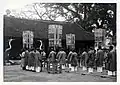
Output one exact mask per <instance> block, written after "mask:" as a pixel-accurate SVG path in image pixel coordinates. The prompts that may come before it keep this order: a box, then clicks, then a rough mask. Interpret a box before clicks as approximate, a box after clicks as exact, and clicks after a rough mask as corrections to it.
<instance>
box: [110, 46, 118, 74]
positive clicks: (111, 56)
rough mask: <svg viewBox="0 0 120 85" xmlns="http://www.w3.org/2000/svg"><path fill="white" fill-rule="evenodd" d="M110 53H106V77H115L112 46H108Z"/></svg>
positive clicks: (114, 53)
mask: <svg viewBox="0 0 120 85" xmlns="http://www.w3.org/2000/svg"><path fill="white" fill-rule="evenodd" d="M109 49H110V51H109V53H108V75H110V76H116V70H117V69H116V66H117V62H116V50H115V48H113V46H110V48H109Z"/></svg>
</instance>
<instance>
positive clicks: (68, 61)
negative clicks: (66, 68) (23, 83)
mask: <svg viewBox="0 0 120 85" xmlns="http://www.w3.org/2000/svg"><path fill="white" fill-rule="evenodd" d="M71 56H72V51H70V52H69V54H68V56H67V64H70V63H71V62H70V58H71Z"/></svg>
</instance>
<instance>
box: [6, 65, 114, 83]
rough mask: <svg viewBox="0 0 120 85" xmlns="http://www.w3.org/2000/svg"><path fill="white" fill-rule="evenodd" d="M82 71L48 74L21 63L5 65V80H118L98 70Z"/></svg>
mask: <svg viewBox="0 0 120 85" xmlns="http://www.w3.org/2000/svg"><path fill="white" fill-rule="evenodd" d="M82 73H83V71H82V70H81V68H80V69H79V72H77V73H74V72H71V73H66V72H63V73H62V74H48V73H46V72H41V73H35V72H31V71H24V70H21V68H20V65H13V66H4V82H116V78H115V77H109V78H101V77H100V75H101V74H100V73H97V72H94V73H93V74H90V75H81V74H82ZM102 74H106V72H103V73H102Z"/></svg>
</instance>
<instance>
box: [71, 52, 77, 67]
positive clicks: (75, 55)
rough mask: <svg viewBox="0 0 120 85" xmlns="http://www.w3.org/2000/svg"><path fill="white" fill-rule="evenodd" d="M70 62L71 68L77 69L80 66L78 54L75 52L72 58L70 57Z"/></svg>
mask: <svg viewBox="0 0 120 85" xmlns="http://www.w3.org/2000/svg"><path fill="white" fill-rule="evenodd" d="M70 62H71V66H74V67H76V66H77V65H78V60H77V53H76V52H73V53H72V55H71V57H70Z"/></svg>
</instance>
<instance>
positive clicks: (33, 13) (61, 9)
mask: <svg viewBox="0 0 120 85" xmlns="http://www.w3.org/2000/svg"><path fill="white" fill-rule="evenodd" d="M19 15H21V16H22V17H25V18H28V19H41V20H52V21H56V20H57V19H58V18H60V17H63V18H64V20H65V21H67V22H73V23H76V24H77V25H78V26H80V27H81V28H83V29H84V30H86V31H90V32H92V30H93V29H94V28H103V29H106V30H109V32H110V31H111V30H112V31H113V34H114V35H115V34H116V4H115V3H33V4H31V5H27V6H26V7H25V9H23V10H21V11H20V13H19ZM17 16H18V14H17ZM19 17H20V16H19Z"/></svg>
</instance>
